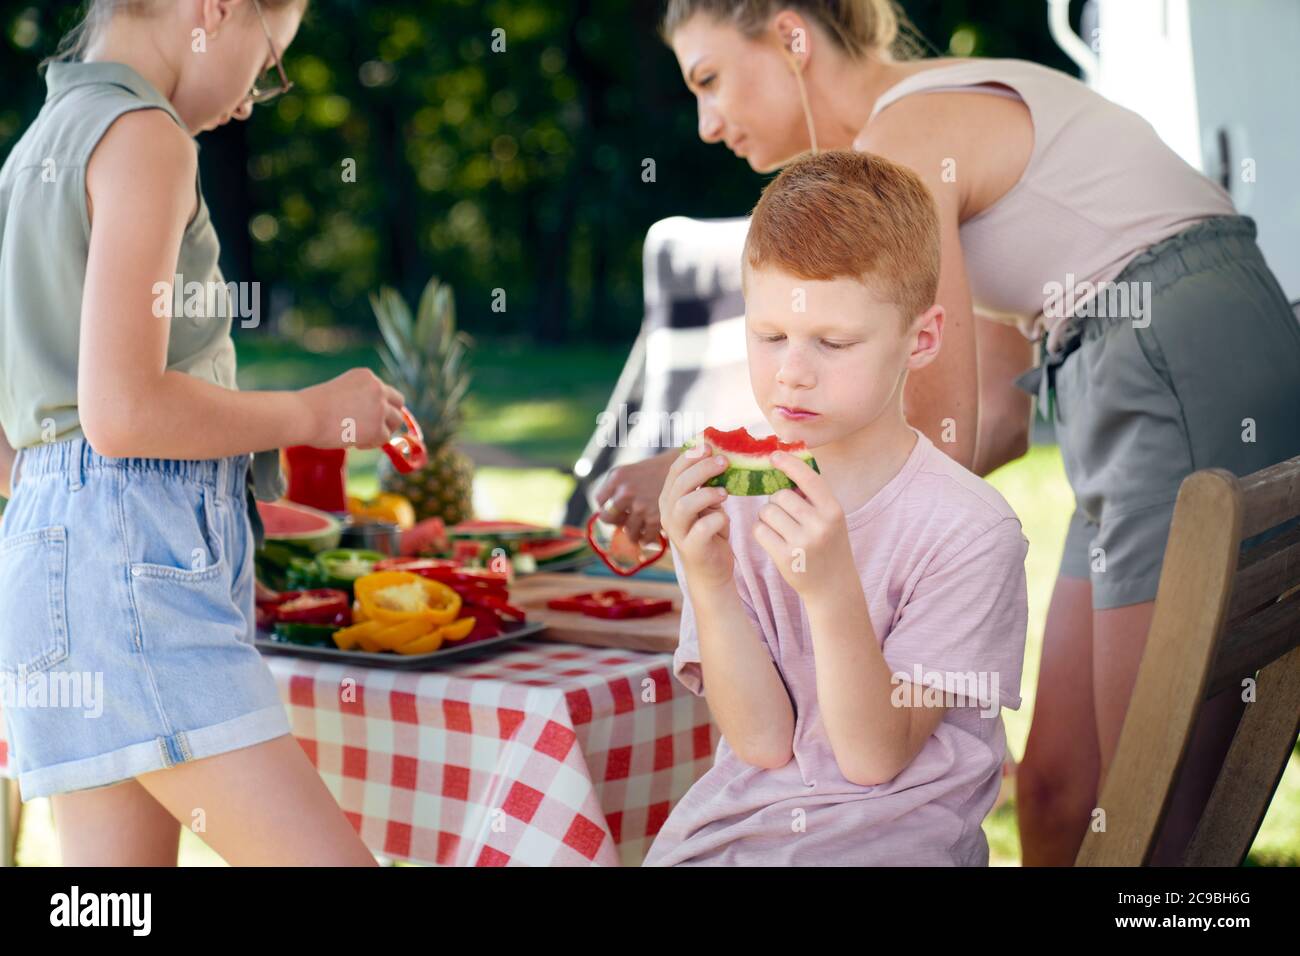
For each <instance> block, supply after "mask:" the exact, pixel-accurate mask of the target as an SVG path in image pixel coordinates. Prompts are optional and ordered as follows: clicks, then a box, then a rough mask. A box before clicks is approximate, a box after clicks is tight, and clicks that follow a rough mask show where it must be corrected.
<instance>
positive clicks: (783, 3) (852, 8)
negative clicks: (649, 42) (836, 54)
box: [659, 0, 926, 60]
mask: <svg viewBox="0 0 1300 956" xmlns="http://www.w3.org/2000/svg"><path fill="white" fill-rule="evenodd" d="M781 10H796V11H798V12H799V13H802V14H803V15H804V16H805V17H807V18H808V19H809V20H812V21H813V22H815V23H817V24H818V25H819V26H821V27H822V29H824V30H825V31H826V32H827V33H828V34H829V35H830V37H831V39H832V40H834V41H835V45H836V46H838V47H839V48H840V49H841V50H842V51H844V52H845V53H847V54H848V55H849V56H850V57H852V58H853V59H860V58H862V57H863V56H866V55H868V54H873V55H876V56H881V55H888V56H889V57H890V58H892V59H895V60H910V59H916V58H919V57H922V56H924V55H925V46H926V44H925V40H924V39H923V38H922V37H921V34H920V33H919V32H918V31H917V29H916V28H915V27H914V26H912V23H911V21H910V20H908V19H907V14H905V13H904V12H903V11H902V8H900V7H899V5H898V4H897V2H895V0H668V6H667V7H666V9H665V10H664V18H663V22H662V23H661V24H660V27H659V34H660V36H662V37H663V39H664V42H665V43H668V42H671V40H672V35H673V33H674V32H675V31H676V30H677V28H678V27H680V26H681V25H682V24H683V23H685V22H686V21H687V20H689V19H691V17H693V16H695V15H696V14H697V13H704V14H707V15H708V16H710V17H712V18H713V19H714V20H716V21H718V22H719V23H730V24H732V25H733V26H735V27H736V29H738V30H739V31H740V32H741V34H742V35H744V36H746V37H749V38H750V39H755V38H757V37H758V36H760V35H761V34H762V32H763V31H764V30H765V29H766V28H767V24H768V22H769V21H770V20H771V19H772V17H773V16H774V15H775V14H776V13H778V12H780V11H781Z"/></svg>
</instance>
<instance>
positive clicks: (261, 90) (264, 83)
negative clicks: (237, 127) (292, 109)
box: [248, 0, 293, 103]
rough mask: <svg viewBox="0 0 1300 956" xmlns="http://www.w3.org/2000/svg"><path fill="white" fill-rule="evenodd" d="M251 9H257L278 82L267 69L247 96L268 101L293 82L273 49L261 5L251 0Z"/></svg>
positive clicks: (289, 87) (254, 99)
mask: <svg viewBox="0 0 1300 956" xmlns="http://www.w3.org/2000/svg"><path fill="white" fill-rule="evenodd" d="M253 9H254V10H256V11H257V19H258V20H260V21H261V23H262V32H263V33H265V34H266V44H267V46H269V47H270V48H271V57H272V59H274V60H275V71H276V73H279V84H278V85H276V77H275V74H274V73H272V72H271V71H270V70H267V71H266V72H265V73H264V74H262V76H260V77H258V79H257V82H256V83H254V84H253V88H252V89H250V90H249V91H248V98H249V99H250V100H252V101H253V102H254V103H268V102H270V101H271V100H273V99H275V98H276V97H277V96H279V95H280V94H281V93H288V92H289V91H290V90H291V89H293V83H291V82H290V81H289V77H288V76H287V75H286V74H285V72H284V64H283V63H282V62H280V54H279V52H277V50H276V49H275V41H274V40H272V39H271V31H270V29H269V28H268V27H267V25H266V17H264V16H263V15H262V5H261V4H260V3H258V2H257V0H253Z"/></svg>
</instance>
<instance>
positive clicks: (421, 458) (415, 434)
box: [380, 405, 429, 475]
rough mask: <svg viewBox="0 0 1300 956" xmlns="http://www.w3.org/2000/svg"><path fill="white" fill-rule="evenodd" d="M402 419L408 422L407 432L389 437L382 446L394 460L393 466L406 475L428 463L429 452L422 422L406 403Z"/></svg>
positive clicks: (386, 453) (403, 407) (391, 459)
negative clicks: (425, 442) (416, 418)
mask: <svg viewBox="0 0 1300 956" xmlns="http://www.w3.org/2000/svg"><path fill="white" fill-rule="evenodd" d="M402 419H403V420H404V421H405V422H406V427H407V433H406V434H405V435H397V436H395V437H393V438H391V439H389V440H388V441H386V442H384V443H383V444H382V445H381V446H380V447H381V448H382V449H383V450H384V454H385V455H387V456H388V458H389V460H390V461H392V463H393V467H394V468H396V469H397V470H398V471H400V472H401V473H402V474H404V475H405V474H409V473H410V472H413V471H419V470H420V469H421V468H423V467H424V466H425V465H427V464H428V463H429V452H428V449H426V448H425V447H424V432H422V431H421V430H420V423H419V422H417V421H416V420H415V418H414V417H413V416H412V415H411V413H410V411H409V410H408V409H407V407H406V406H405V405H403V406H402Z"/></svg>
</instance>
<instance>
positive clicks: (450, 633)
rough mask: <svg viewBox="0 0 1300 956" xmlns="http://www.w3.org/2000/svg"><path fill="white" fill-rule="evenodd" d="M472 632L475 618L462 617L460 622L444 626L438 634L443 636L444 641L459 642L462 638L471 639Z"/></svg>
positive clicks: (439, 629)
mask: <svg viewBox="0 0 1300 956" xmlns="http://www.w3.org/2000/svg"><path fill="white" fill-rule="evenodd" d="M472 630H474V618H472V617H462V618H461V619H460V620H459V621H453V622H452V623H451V624H444V625H443V626H442V627H440V628H438V633H439V634H441V635H442V637H443V640H446V641H459V640H461V639H462V638H466V637H469V632H470V631H472Z"/></svg>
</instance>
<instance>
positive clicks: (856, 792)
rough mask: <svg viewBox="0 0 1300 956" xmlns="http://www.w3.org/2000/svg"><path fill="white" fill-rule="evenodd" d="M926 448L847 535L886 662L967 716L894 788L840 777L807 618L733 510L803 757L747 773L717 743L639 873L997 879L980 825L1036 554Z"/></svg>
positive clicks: (951, 722) (966, 477) (750, 593)
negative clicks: (844, 869)
mask: <svg viewBox="0 0 1300 956" xmlns="http://www.w3.org/2000/svg"><path fill="white" fill-rule="evenodd" d="M914 431H915V429H914ZM916 435H917V442H916V445H915V447H914V448H913V449H912V453H911V455H910V456H909V457H908V459H907V461H906V463H905V464H904V465H903V467H902V469H900V470H899V472H898V474H896V475H895V476H894V477H893V478H892V479H890V481H889V482H888V483H887V484H886V485H885V486H884V487H883V488H881V489H880V491H878V492H877V493H876V494H875V495H874V496H872V498H871V499H870V500H869V501H867V502H866V504H864V505H863V506H862V507H860V508H859V509H858V510H857V511H854V512H852V513H850V514H848V515H846V516H845V521H846V524H847V526H848V533H849V541H850V544H851V546H852V549H853V556H854V559H855V561H856V564H857V570H858V577H859V578H860V579H861V581H862V587H863V592H864V594H865V595H866V598H867V606H868V609H869V614H870V616H871V624H872V627H873V629H874V630H875V634H876V637H877V639H878V640H879V641H881V646H882V650H883V653H884V658H885V661H886V663H888V664H889V665H890V667H891V669H892V671H893V672H894V673H896V674H897V673H899V672H902V676H904V677H905V678H906V679H907V680H909V681H917V680H920V681H922V682H924V683H926V684H935V685H942V686H943V687H944V688H945V689H946V690H950V691H953V692H954V693H957V694H959V695H964V697H965V699H966V700H967V701H968V703H967V705H966V706H962V707H957V708H950V709H949V710H948V712H947V713H946V714H945V715H944V718H943V720H942V721H941V722H940V724H939V726H938V727H937V728H936V729H935V731H934V733H933V735H932V736H931V737H930V738H929V739H928V740H927V741H926V742H925V744H924V746H923V747H922V748H921V751H920V753H918V754H917V756H916V758H915V759H914V760H913V761H912V762H911V763H910V764H909V765H908V766H907V767H905V768H904V769H903V770H902V771H900V772H899V773H898V775H897V776H896V777H894V778H893V779H892V780H890V781H888V782H886V783H883V784H878V785H876V786H870V787H868V786H861V785H858V784H854V783H851V782H849V781H848V780H847V779H845V777H844V775H843V774H842V773H840V769H839V765H838V764H837V763H836V760H835V756H834V753H833V751H832V750H831V745H830V740H829V738H828V737H827V735H826V729H825V726H824V725H823V723H822V720H821V713H820V710H819V708H818V705H817V676H816V670H815V667H814V661H813V644H812V637H811V634H810V633H809V628H808V618H807V615H806V614H805V613H804V609H803V604H802V603H801V601H800V599H799V596H798V594H797V593H796V592H795V591H794V589H793V588H791V587H790V586H789V585H788V584H786V582H785V580H784V579H783V578H782V577H781V574H780V572H779V571H778V570H777V568H776V566H775V565H774V564H773V562H772V560H771V559H770V558H769V557H768V556H767V552H765V551H764V550H763V549H762V548H761V547H760V546H759V544H758V543H757V542H756V541H755V540H754V538H753V527H754V524H755V523H756V521H757V520H758V519H757V514H758V510H759V509H760V508H761V507H762V506H763V505H764V504H766V503H767V500H768V499H767V498H766V497H761V496H759V497H736V496H731V497H729V498H727V500H726V501H725V503H724V505H723V507H724V508H725V510H726V512H727V514H728V515H729V516H730V519H731V530H730V538H731V545H732V548H733V550H734V551H735V554H736V573H735V581H736V586H737V589H738V590H739V592H740V598H741V603H742V604H743V605H744V606H745V609H746V612H747V613H748V615H749V617H750V619H751V620H752V621H753V622H754V624H755V626H756V630H757V632H758V636H759V638H760V639H761V640H762V641H763V642H764V644H765V646H766V649H767V652H768V654H769V656H770V657H771V658H772V660H773V661H774V662H775V665H776V668H777V670H778V671H779V672H780V675H781V678H782V680H783V681H784V683H785V685H786V688H787V690H788V691H789V694H790V700H791V702H792V704H793V706H794V712H795V726H794V742H793V751H794V757H793V759H792V760H791V761H790V762H789V763H787V764H786V765H785V766H784V767H780V768H778V769H775V770H767V769H763V768H759V767H754V766H751V765H750V764H746V763H745V762H743V761H742V760H741V759H740V758H739V757H737V756H736V754H735V752H734V751H732V749H731V747H730V746H729V745H728V744H727V741H726V738H725V737H724V738H722V739H720V740H719V743H718V749H717V753H716V754H715V757H714V764H713V767H712V768H711V769H710V770H709V771H708V772H706V773H705V774H704V776H703V777H701V778H700V779H699V780H697V781H696V782H695V784H694V785H693V786H692V787H691V789H690V790H689V791H688V792H687V793H686V795H685V796H684V797H682V799H681V800H680V801H679V802H678V803H677V805H676V806H675V807H674V808H673V811H672V813H671V814H669V816H668V819H667V820H666V821H665V822H664V825H663V827H662V829H661V830H660V831H659V834H658V836H657V837H656V839H655V841H654V844H653V845H652V846H651V847H650V851H649V853H648V854H647V856H646V858H645V862H644V865H645V866H674V865H683V864H685V865H722V866H747V865H751V866H837V865H842V866H862V865H867V866H898V865H908V866H912V865H956V866H987V865H988V857H989V851H988V842H987V840H986V839H985V836H984V832H983V829H982V828H981V823H982V821H983V820H984V817H985V815H987V813H988V812H989V809H990V808H991V807H992V805H993V802H994V799H995V798H996V797H997V793H998V789H999V787H1000V785H1001V780H1002V775H1001V768H1002V761H1003V756H1004V754H1005V751H1006V735H1005V732H1004V729H1003V725H1002V717H1001V709H1000V707H997V706H996V705H995V704H992V702H993V701H996V702H997V703H1000V704H1001V706H1002V707H1010V708H1011V709H1012V710H1017V709H1019V707H1020V670H1021V665H1022V663H1023V660H1024V651H1025V623H1026V600H1025V567H1024V561H1025V553H1026V551H1027V549H1028V542H1027V541H1026V539H1025V537H1024V534H1023V533H1022V532H1021V528H1020V521H1019V519H1018V518H1017V517H1016V514H1015V512H1014V511H1012V510H1011V507H1010V506H1009V505H1008V504H1007V503H1006V501H1005V500H1004V499H1003V498H1002V496H1001V495H1000V494H998V492H997V491H995V490H994V489H993V487H992V486H991V485H989V484H988V483H987V482H985V481H983V480H981V479H980V478H978V477H976V476H975V475H974V474H972V473H971V472H969V471H967V470H966V469H965V468H963V467H961V466H960V465H959V464H957V463H956V462H955V461H953V460H952V459H951V458H949V457H948V456H947V455H945V454H944V453H943V452H941V451H939V449H937V448H936V447H935V446H934V445H933V443H931V441H930V440H929V439H928V438H927V437H926V436H925V435H923V434H921V433H920V432H919V431H917V432H916ZM674 557H677V555H676V554H675V553H674ZM677 567H678V568H679V571H678V579H679V581H680V582H681V584H682V593H683V598H682V630H681V638H680V643H679V645H678V648H677V652H676V654H675V655H674V658H673V671H674V673H675V674H676V676H677V678H678V680H680V681H681V683H682V684H684V685H685V686H686V687H687V688H688V689H689V690H690V691H691V692H693V693H695V694H699V695H704V694H705V690H706V689H705V688H704V687H703V677H702V674H701V670H700V663H699V661H700V650H699V640H698V635H697V633H696V630H695V615H694V613H693V611H692V609H691V604H690V596H689V594H688V593H687V592H686V587H685V581H684V580H683V579H682V572H681V571H680V567H681V563H680V561H678V562H677ZM915 667H920V669H921V670H920V673H919V674H917V673H916V672H915V671H914V668H915ZM989 710H993V711H994V713H993V714H992V715H991V716H990V715H988V711H989Z"/></svg>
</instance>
